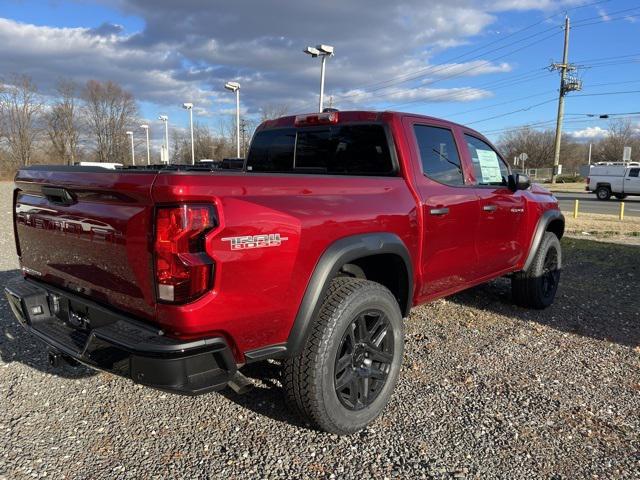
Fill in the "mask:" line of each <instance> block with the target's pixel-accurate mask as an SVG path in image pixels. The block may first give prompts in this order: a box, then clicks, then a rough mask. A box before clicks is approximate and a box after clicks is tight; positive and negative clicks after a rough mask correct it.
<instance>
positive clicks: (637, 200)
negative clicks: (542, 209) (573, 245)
mask: <svg viewBox="0 0 640 480" xmlns="http://www.w3.org/2000/svg"><path fill="white" fill-rule="evenodd" d="M554 195H555V196H556V198H557V199H558V201H559V202H560V210H562V211H563V212H573V204H574V202H575V200H576V199H577V200H579V201H580V205H579V207H578V208H579V211H580V213H600V214H604V215H618V213H619V212H620V200H618V199H616V198H613V197H612V198H611V199H610V200H607V201H601V200H598V199H597V198H596V196H595V195H594V194H593V193H559V192H556V193H555V194H554ZM624 214H625V216H626V217H640V196H634V197H627V198H625V200H624Z"/></svg>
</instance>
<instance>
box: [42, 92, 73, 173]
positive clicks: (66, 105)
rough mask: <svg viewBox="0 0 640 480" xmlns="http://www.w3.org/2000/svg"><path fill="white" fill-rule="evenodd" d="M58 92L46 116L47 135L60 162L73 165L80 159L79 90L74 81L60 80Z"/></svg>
mask: <svg viewBox="0 0 640 480" xmlns="http://www.w3.org/2000/svg"><path fill="white" fill-rule="evenodd" d="M56 92H57V94H58V96H57V99H56V100H55V102H54V103H53V105H51V109H50V110H49V111H48V112H47V113H46V115H45V120H46V126H47V134H48V135H49V139H50V140H51V145H52V147H53V152H54V154H55V155H56V157H57V158H58V161H59V162H61V163H66V164H67V165H73V163H74V162H75V161H76V159H77V157H78V144H79V131H78V116H79V111H78V110H79V109H78V104H77V100H76V95H77V93H78V88H77V85H76V84H75V83H74V82H72V81H69V80H60V81H59V82H58V85H57V88H56Z"/></svg>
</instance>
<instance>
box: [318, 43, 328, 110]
mask: <svg viewBox="0 0 640 480" xmlns="http://www.w3.org/2000/svg"><path fill="white" fill-rule="evenodd" d="M327 56H328V55H322V62H321V64H320V102H319V106H318V111H319V112H320V113H322V105H323V103H324V69H325V62H326V61H327Z"/></svg>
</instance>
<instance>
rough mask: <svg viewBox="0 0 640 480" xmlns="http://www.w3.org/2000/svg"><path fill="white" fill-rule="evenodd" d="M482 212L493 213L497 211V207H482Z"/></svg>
mask: <svg viewBox="0 0 640 480" xmlns="http://www.w3.org/2000/svg"><path fill="white" fill-rule="evenodd" d="M482 210H484V211H485V212H495V211H496V210H498V207H497V206H495V205H485V206H483V207H482Z"/></svg>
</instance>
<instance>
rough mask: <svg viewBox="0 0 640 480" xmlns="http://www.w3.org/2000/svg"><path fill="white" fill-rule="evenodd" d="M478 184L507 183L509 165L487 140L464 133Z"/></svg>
mask: <svg viewBox="0 0 640 480" xmlns="http://www.w3.org/2000/svg"><path fill="white" fill-rule="evenodd" d="M464 139H465V143H466V144H467V148H468V149H469V156H470V157H471V162H472V163H473V170H474V172H475V175H476V181H477V182H478V185H507V178H508V177H509V167H507V164H506V163H504V161H503V160H502V159H501V158H500V156H499V155H498V154H497V153H496V151H495V150H494V149H493V148H491V147H490V146H489V145H488V144H487V143H486V142H483V141H482V140H480V139H479V138H476V137H473V136H471V135H467V134H465V135H464Z"/></svg>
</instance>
